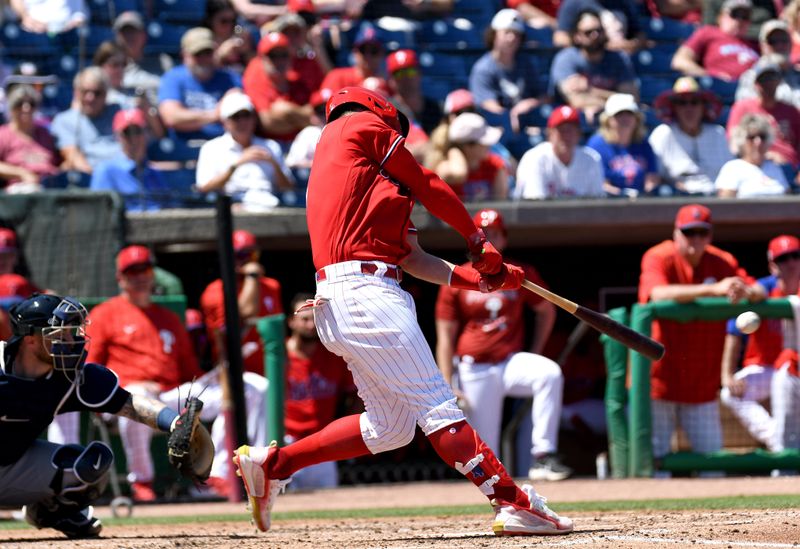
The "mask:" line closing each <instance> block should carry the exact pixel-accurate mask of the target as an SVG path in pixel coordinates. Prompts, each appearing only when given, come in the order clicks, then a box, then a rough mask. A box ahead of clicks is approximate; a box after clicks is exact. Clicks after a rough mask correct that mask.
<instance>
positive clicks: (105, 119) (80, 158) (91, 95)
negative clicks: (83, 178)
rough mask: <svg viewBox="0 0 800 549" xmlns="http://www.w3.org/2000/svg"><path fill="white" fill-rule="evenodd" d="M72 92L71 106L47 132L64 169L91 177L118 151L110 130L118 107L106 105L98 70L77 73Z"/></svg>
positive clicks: (104, 83) (103, 82)
mask: <svg viewBox="0 0 800 549" xmlns="http://www.w3.org/2000/svg"><path fill="white" fill-rule="evenodd" d="M73 90H74V98H73V104H72V107H71V108H70V109H69V110H66V111H63V112H60V113H58V114H57V115H56V116H55V118H53V123H52V125H51V126H50V132H51V133H52V134H53V136H54V137H55V138H56V146H57V147H58V150H59V152H60V153H61V156H62V157H63V158H64V160H65V165H64V168H65V169H68V170H76V171H78V172H82V173H85V174H91V173H92V171H93V170H94V169H95V168H96V167H97V165H98V164H100V162H103V161H104V160H110V159H111V158H114V157H115V156H119V155H120V154H121V152H122V148H121V146H120V144H119V142H117V140H116V139H115V137H114V130H113V128H112V121H113V120H114V115H116V114H117V112H119V110H120V108H119V105H109V104H108V103H107V102H106V93H107V92H108V80H107V79H106V76H105V74H104V73H103V70H102V69H101V68H100V67H87V68H85V69H83V70H82V71H81V72H79V73H78V74H77V75H76V76H75V79H74V81H73Z"/></svg>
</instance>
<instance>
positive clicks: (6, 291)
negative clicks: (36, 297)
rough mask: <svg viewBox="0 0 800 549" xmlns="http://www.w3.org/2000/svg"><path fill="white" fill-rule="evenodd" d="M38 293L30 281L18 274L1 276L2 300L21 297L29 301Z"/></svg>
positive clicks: (0, 291) (0, 293)
mask: <svg viewBox="0 0 800 549" xmlns="http://www.w3.org/2000/svg"><path fill="white" fill-rule="evenodd" d="M36 291H38V290H37V288H35V287H34V286H33V285H32V284H31V283H30V282H28V279H27V278H25V277H24V276H22V275H18V274H16V273H9V274H4V275H0V298H9V297H21V298H22V299H27V298H29V297H30V296H31V294H32V293H33V292H36Z"/></svg>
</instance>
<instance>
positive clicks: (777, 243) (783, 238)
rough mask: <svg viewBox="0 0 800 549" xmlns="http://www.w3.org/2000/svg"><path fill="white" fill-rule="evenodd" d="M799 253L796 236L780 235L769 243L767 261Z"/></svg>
mask: <svg viewBox="0 0 800 549" xmlns="http://www.w3.org/2000/svg"><path fill="white" fill-rule="evenodd" d="M797 251H800V240H798V239H797V237H796V236H791V235H788V234H782V235H780V236H776V237H775V238H773V239H772V240H770V241H769V247H768V248H767V259H769V260H770V261H775V259H777V258H778V257H780V256H782V255H785V254H790V253H792V252H797Z"/></svg>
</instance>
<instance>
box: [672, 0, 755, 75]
mask: <svg viewBox="0 0 800 549" xmlns="http://www.w3.org/2000/svg"><path fill="white" fill-rule="evenodd" d="M717 13H718V14H719V15H718V16H717V18H716V21H717V24H716V25H713V24H706V25H704V26H702V27H700V28H699V29H697V30H696V31H694V32H693V33H692V35H691V36H690V37H689V39H688V40H687V41H686V42H684V43H683V45H681V46H680V47H679V48H678V51H676V52H675V55H674V56H673V57H672V68H673V70H676V71H679V72H682V73H683V74H686V75H689V76H713V77H714V78H719V79H721V80H727V81H736V80H737V79H738V78H739V77H740V76H741V75H742V73H744V71H746V70H747V69H749V68H750V67H751V66H752V65H753V64H754V63H755V62H756V61H757V60H758V53H757V52H756V51H755V50H754V49H753V47H752V46H751V45H750V42H748V40H747V30H748V28H749V26H750V18H751V17H752V14H753V3H752V2H751V0H725V1H724V2H723V3H722V7H721V9H720V10H719V11H718V12H717Z"/></svg>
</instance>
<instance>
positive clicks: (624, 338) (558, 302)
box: [522, 279, 664, 360]
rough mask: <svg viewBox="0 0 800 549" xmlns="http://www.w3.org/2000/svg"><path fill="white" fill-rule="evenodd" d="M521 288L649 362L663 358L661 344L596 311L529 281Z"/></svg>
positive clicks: (525, 281)
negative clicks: (641, 355)
mask: <svg viewBox="0 0 800 549" xmlns="http://www.w3.org/2000/svg"><path fill="white" fill-rule="evenodd" d="M522 287H523V288H525V289H526V290H528V291H530V292H533V293H535V294H536V295H539V296H541V297H543V298H544V299H546V300H547V301H549V302H550V303H552V304H553V305H555V306H557V307H560V308H561V309H564V310H565V311H567V312H568V313H570V314H571V315H573V316H575V317H576V318H578V319H580V320H582V321H584V322H585V323H586V324H588V325H589V326H591V327H592V328H594V329H595V330H597V331H598V332H600V333H603V334H606V335H607V336H609V337H613V338H614V339H616V340H617V341H619V342H620V343H622V344H623V345H625V346H626V347H629V348H631V349H633V350H634V351H636V352H637V353H641V354H643V355H644V356H646V357H647V358H649V359H650V360H659V359H660V358H661V357H662V356H664V346H663V345H662V344H661V343H659V342H658V341H656V340H654V339H651V338H649V337H647V336H645V335H642V334H640V333H639V332H636V331H634V330H631V329H630V328H628V327H627V326H625V325H623V324H620V323H619V322H617V321H616V320H612V319H611V318H609V317H608V316H606V315H602V314H600V313H598V312H597V311H593V310H591V309H587V308H586V307H583V306H582V305H578V304H577V303H573V302H572V301H570V300H569V299H564V298H563V297H561V296H560V295H556V294H554V293H553V292H551V291H549V290H546V289H544V288H542V287H541V286H539V285H537V284H534V283H533V282H531V281H530V280H527V279H526V280H523V281H522Z"/></svg>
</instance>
